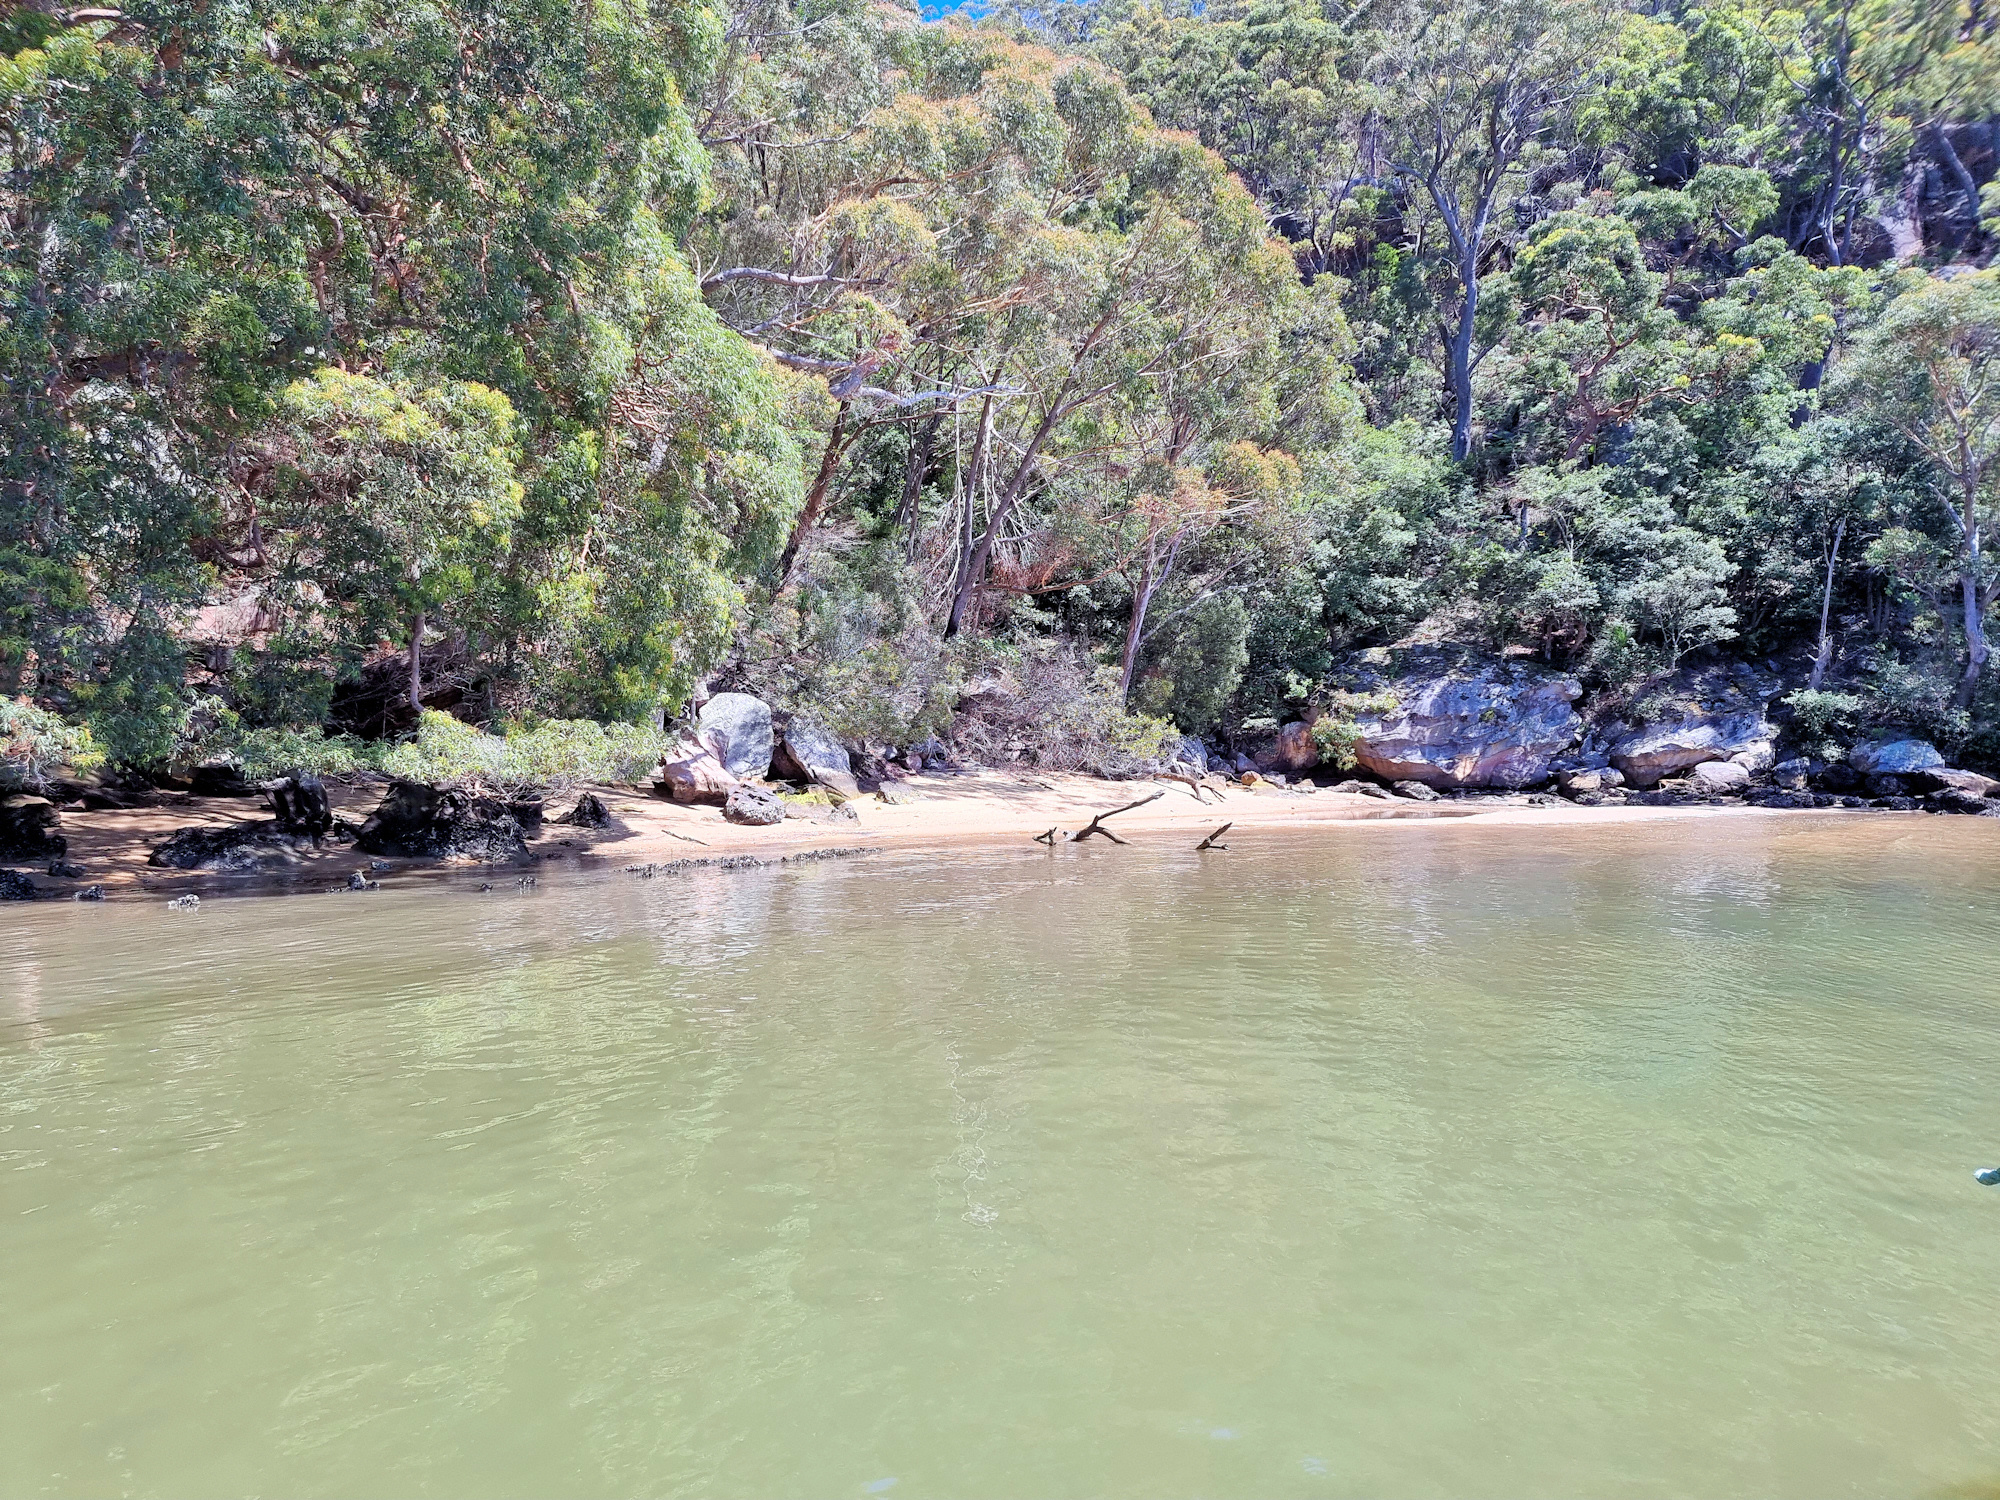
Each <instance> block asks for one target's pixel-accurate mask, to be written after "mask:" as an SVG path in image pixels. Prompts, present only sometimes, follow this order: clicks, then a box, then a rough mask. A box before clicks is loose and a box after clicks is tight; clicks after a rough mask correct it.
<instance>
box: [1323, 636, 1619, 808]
mask: <svg viewBox="0 0 2000 1500" xmlns="http://www.w3.org/2000/svg"><path fill="white" fill-rule="evenodd" d="M1369 658H1379V661H1378V662H1377V663H1375V664H1374V666H1375V668H1376V669H1371V670H1366V671H1364V672H1362V673H1361V674H1360V685H1361V687H1362V688H1363V689H1364V690H1365V691H1367V692H1368V693H1370V694H1372V695H1374V696H1375V697H1376V698H1377V699H1378V700H1379V701H1384V702H1386V704H1387V705H1388V706H1386V707H1382V708H1375V709H1364V710H1362V711H1360V712H1358V713H1356V714H1355V716H1354V721H1353V722H1354V731H1355V741H1354V758H1355V760H1356V761H1357V762H1358V763H1359V764H1360V765H1361V766H1362V767H1363V768H1364V769H1366V770H1369V771H1372V772H1374V773H1375V775H1377V776H1379V777H1381V778H1382V779H1383V780H1384V781H1388V782H1397V781H1421V782H1423V783H1424V784H1425V785H1426V786H1429V787H1432V788H1434V789H1440V790H1445V789H1450V788H1454V787H1501V788H1506V789H1509V790H1512V789H1518V788H1520V787H1526V786H1535V785H1537V784H1539V783H1541V782H1544V781H1547V780H1548V779H1549V774H1550V770H1551V767H1552V763H1553V762H1554V760H1555V758H1556V757H1557V756H1558V755H1560V754H1561V753H1562V752H1563V751H1565V750H1567V749H1568V748H1569V747H1570V746H1571V745H1573V744H1575V743H1576V742H1577V738H1578V735H1579V733H1580V731H1581V730H1582V728H1583V720H1582V719H1581V718H1580V717H1579V716H1578V715H1577V712H1576V709H1575V708H1574V707H1573V705H1574V704H1575V702H1576V700H1577V699H1578V698H1579V697H1580V696H1582V693H1583V686H1582V684H1581V683H1579V682H1578V681H1577V680H1576V679H1575V678H1574V677H1570V676H1567V675H1564V674H1562V673H1556V672H1548V671H1544V670H1541V669H1539V668H1535V667H1528V666H1524V665H1521V664H1520V663H1517V662H1492V661H1488V662H1477V661H1472V660H1469V659H1466V658H1463V657H1458V656H1454V655H1451V654H1450V653H1445V652H1434V651H1407V652H1382V653H1375V652H1369V653H1365V654H1364V658H1363V660H1364V662H1366V661H1367V660H1368V659H1369Z"/></svg>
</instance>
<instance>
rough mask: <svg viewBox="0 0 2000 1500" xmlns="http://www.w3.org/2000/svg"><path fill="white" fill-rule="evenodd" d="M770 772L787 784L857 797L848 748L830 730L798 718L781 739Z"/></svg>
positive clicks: (858, 787) (857, 785)
mask: <svg viewBox="0 0 2000 1500" xmlns="http://www.w3.org/2000/svg"><path fill="white" fill-rule="evenodd" d="M771 772H772V774H773V775H776V776H782V777H783V778H784V779H785V780H787V781H806V782H814V783H817V784H818V785H820V786H823V787H826V788H828V789H829V790H831V791H834V792H838V793H839V794H840V795H841V796H843V797H858V796H859V795H860V794H861V787H860V784H859V783H858V782H857V781H856V780H855V779H854V773H853V771H852V770H851V769H850V765H849V760H848V755H847V747H846V746H845V745H843V744H841V742H840V740H839V739H838V738H837V737H836V736H835V735H834V733H833V731H832V730H830V729H826V728H823V727H822V726H820V725H818V724H815V723H814V722H813V721H812V720H811V719H806V718H795V719H793V720H792V721H791V723H789V724H787V725H786V726H785V731H784V733H783V734H782V735H780V736H779V737H778V743H777V749H776V751H775V752H774V753H773V754H772V756H771Z"/></svg>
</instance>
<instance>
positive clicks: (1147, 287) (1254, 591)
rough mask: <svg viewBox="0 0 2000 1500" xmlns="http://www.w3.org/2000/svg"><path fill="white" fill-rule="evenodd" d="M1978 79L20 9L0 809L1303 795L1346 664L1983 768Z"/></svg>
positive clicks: (1483, 52)
mask: <svg viewBox="0 0 2000 1500" xmlns="http://www.w3.org/2000/svg"><path fill="white" fill-rule="evenodd" d="M1997 28H2000V21H1996V18H1995V16H1994V15H1993V14H1991V13H1990V8H1986V9H1982V8H1980V7H1979V6H1977V5H1974V4H1971V3H1970V0H1958V3H1950V4H1941V5H1935V6H1923V7H1915V8H1907V7H1906V8H1900V9H1899V8H1893V7H1875V8H1865V7H1864V8H1862V9H1860V10H1856V9H1855V8H1854V7H1827V6H1819V5H1812V4H1802V5H1798V6H1796V7H1785V6H1780V7H1777V8H1773V7H1771V6H1769V5H1764V4H1757V5H1752V4H1749V3H1747V0H1711V3H1707V4H1702V5H1696V6H1689V7H1683V8H1680V9H1669V10H1664V11H1663V10H1659V9H1658V8H1657V7H1650V6H1639V5H1637V4H1626V5H1620V4H1616V3H1608V0H1497V3H1491V4H1486V3H1480V4H1474V3H1471V0H1407V3H1405V0H1394V3H1389V4H1385V5H1381V6H1377V7H1372V8H1367V9H1365V10H1363V11H1359V12H1354V11H1351V10H1350V8H1348V7H1337V8H1332V9H1327V8H1322V7H1321V6H1319V5H1316V4H1311V3H1306V0H1273V3H1271V4H1267V5H1261V6H1257V7H1242V6H1213V5H1212V6H1209V7H1206V8H1201V9H1200V10H1199V11H1197V10H1196V9H1195V8H1191V7H1183V6H1178V5H1167V6H1151V5H1140V4H1136V3H1129V0H1099V3H1088V4H1078V3H1063V4H1058V5H1054V6H1032V7H1030V6H1025V5H1018V4H1011V5H1010V4H1003V5H1000V6H997V7H995V8H994V9H993V12H992V14H991V15H989V16H988V17H987V18H986V19H984V20H983V21H979V22H969V21H963V20H948V21H945V22H941V23H936V24H928V25H926V24H919V23H918V22H917V21H916V19H915V17H914V16H913V15H911V14H909V13H907V12H905V11H902V10H899V9H897V8H896V7H894V6H893V5H886V4H869V3H863V0H810V3H807V0H797V3H794V0H729V3H726V4H723V5H721V6H717V7H709V6H702V5H687V6H656V7H608V8H607V7H575V6H565V5H555V4H551V3H548V0H497V3H496V4H491V5H486V6H483V7H481V8H480V9H479V10H478V12H477V14H476V15H475V13H474V12H473V11H472V10H470V9H467V8H465V7H463V6H460V5H457V4H455V3H451V0H444V3H437V4H427V5H419V6H415V7H396V8H383V7H380V6H375V5H363V4H359V3H354V0H331V3H325V4H314V5H311V6H305V5H298V4H293V3H279V4H275V5H268V6H263V7H258V8H255V9H253V10H244V9H242V8H237V7H215V6H211V5H208V4H206V3H203V0H161V3H159V4H156V5H153V6H150V7H148V8H147V9H146V10H145V11H144V13H143V14H139V13H136V12H134V13H127V14H120V13H114V12H110V11H106V10H102V9H83V10H72V9H68V8H65V7H62V6H60V5H53V4H51V5H39V4H38V5H34V6H20V7H15V8H13V9H12V10H10V11H9V12H8V13H7V15H6V16H5V17H4V18H0V92H4V95H5V99H6V111H7V118H8V121H9V129H8V131H7V132H6V133H5V134H4V137H0V155H4V156H5V157H6V161H5V170H4V171H0V209H4V213H5V221H4V222H5V224H6V226H7V230H6V233H5V235H4V236H0V374H4V376H5V380H4V384H0V698H3V699H4V702H5V705H6V706H5V707H4V709H0V713H4V718H0V737H4V741H5V745H6V766H7V771H6V775H7V779H8V780H9V782H10V783H11V784H14V785H17V786H25V787H29V788H32V787H36V786H39V785H41V784H42V783H43V782H44V781H45V780H46V779H47V778H48V777H49V776H51V775H52V774H56V773H57V772H58V771H59V770H65V771H67V772H68V773H71V774H78V773H85V772H88V771H90V770H91V769H93V768H95V767H98V766H102V767H103V769H104V770H105V771H106V772H107V773H111V774H118V775H159V774H163V773H166V772H170V771H173V770H175V769H177V768H184V767H185V766H187V765H188V764H190V763H191V762H192V761H193V760H196V759H200V758H204V757H213V756H227V757H230V758H233V760H234V761H235V762H236V763H237V764H238V765H240V766H241V767H242V768H243V770H244V771H245V772H246V773H247V774H253V775H261V774H264V773H266V772H272V771H276V770H280V769H288V768H292V767H300V768H305V769H313V770H318V771H321V772H325V773H330V774H338V773H343V772H351V771H357V770H382V771H386V772H389V773H390V774H394V775H399V776H408V777H415V778H420V779H432V780H467V779H469V780H474V781H480V782H484V783H490V784H493V785H496V786H515V785H529V784H538V785H549V784H560V783H564V782H572V781H582V780H602V779H611V780H620V779H630V778H631V777H632V776H633V775H634V774H635V768H637V767H641V766H642V763H645V762H647V761H649V760H650V759H651V758H652V757H654V756H656V755H657V754H658V752H659V749H660V746H661V744H662V742H663V740H664V732H663V731H660V730H656V729H653V728H651V727H648V726H651V725H655V724H659V723H662V722H665V721H671V720H672V719H673V718H674V717H675V716H676V715H679V714H680V713H682V712H683V711H684V710H685V709H686V708H687V706H688V705H689V703H690V701H691V699H694V698H696V697H698V696H699V695H701V694H703V693H705V692H707V691H713V690H720V689H726V688H735V689H741V690H746V691H752V692H757V693H760V694H762V695H763V696H765V697H766V698H767V699H768V700H769V701H771V702H773V703H775V704H777V705H779V706H780V707H781V708H784V709H791V710H794V711H797V712H801V713H809V714H811V715H812V716H814V717H815V718H816V719H818V720H820V721H821V722H824V723H826V724H828V725H829V726H830V727H831V728H832V729H833V730H835V731H836V732H837V733H839V734H840V735H842V736H843V737H845V738H848V739H850V740H854V741H859V742H870V743H879V744H885V745H892V744H907V743H911V742H914V741H917V740H920V739H923V738H926V737H928V736H934V735H935V736H944V737H947V738H950V739H953V740H955V741H956V742H957V743H958V745H959V748H960V750H961V752H962V753H964V754H966V755H968V756H972V757H975V758H985V759H1000V760H1006V759H1022V760H1028V761H1032V762H1035V763H1038V764H1043V765H1047V766H1051V767H1076V768H1084V769H1092V770H1100V771H1105V772H1108V773H1110V774H1123V773H1125V772H1126V771H1129V770H1130V769H1132V768H1134V767H1138V766H1143V765H1146V764H1149V763H1151V762H1153V761H1155V760H1157V759H1159V758H1161V757H1162V756H1164V755H1166V754H1168V753H1169V747H1170V746H1171V744H1172V741H1173V737H1174V736H1175V735H1176V734H1177V733H1189V734H1195V735H1203V736H1208V737H1210V738H1211V740H1216V739H1220V740H1224V741H1228V740H1232V739H1234V738H1236V737H1240V736H1241V735H1243V734H1245V733H1249V734H1253V735H1254V733H1255V732H1256V728H1257V726H1264V725H1281V724H1285V723H1288V722H1293V721H1297V720H1300V719H1309V720H1310V721H1311V722H1312V723H1313V724H1314V725H1315V731H1314V733H1315V742H1316V743H1318V744H1319V747H1320V750H1321V751H1322V752H1323V753H1324V755H1325V758H1326V759H1327V761H1328V762H1329V763H1330V764H1333V765H1339V764H1341V762H1342V761H1343V759H1346V758H1348V756H1349V749H1348V744H1349V740H1348V733H1349V732H1348V729H1347V728H1346V727H1344V726H1346V725H1348V724H1349V723H1350V722H1351V720H1352V719H1353V715H1354V709H1353V706H1352V705H1351V704H1348V703H1346V702H1345V701H1344V700H1343V699H1342V698H1341V697H1340V695H1341V694H1342V693H1344V692H1346V691H1348V689H1347V688H1346V687H1345V686H1344V684H1345V683H1346V681H1347V669H1348V667H1349V665H1350V664H1351V661H1352V659H1353V657H1354V656H1355V654H1356V653H1358V652H1362V651H1365V650H1367V649H1369V648H1375V647H1381V646H1386V645H1391V644H1397V643H1405V644H1409V643H1418V644H1421V643H1431V644H1439V643H1449V644H1451V645H1453V646H1454V647H1457V648H1462V649H1465V650H1469V651H1471V652H1474V653H1483V654H1484V655H1486V656H1487V657H1489V658H1492V659H1496V660H1497V659H1500V658H1503V657H1511V658H1515V659H1532V660H1533V661H1535V662H1536V663H1539V664H1541V665H1543V666H1546V667H1547V668H1549V669H1551V670H1555V671H1559V672H1562V673H1567V674H1571V675H1573V676H1574V677H1575V678H1576V679H1577V680H1578V681H1579V682H1580V683H1581V684H1582V685H1583V688H1584V689H1585V692H1586V697H1587V700H1588V701H1589V702H1590V703H1594V704H1601V705H1605V706H1606V709H1605V711H1606V712H1613V711H1616V710H1617V709H1618V706H1619V705H1625V704H1639V703H1643V702H1645V701H1647V698H1648V695H1649V693H1654V692H1655V690H1656V688H1657V685H1658V684H1660V683H1663V682H1666V681H1668V680H1669V674H1674V673H1676V672H1684V671H1685V670H1686V669H1688V668H1690V667H1697V668H1699V667H1705V666H1708V665H1714V664H1721V663H1727V662H1728V661H1731V660H1736V661H1741V662H1744V663H1750V664H1755V665H1756V666H1757V667H1759V669H1768V670H1771V671H1775V672H1777V673H1779V674H1780V675H1781V676H1782V677H1783V678H1784V681H1785V685H1786V688H1787V691H1788V693H1789V694H1790V696H1789V697H1788V698H1786V699H1785V700H1784V702H1785V703H1787V704H1788V705H1789V708H1788V709H1787V713H1788V714H1789V723H1788V733H1790V734H1792V735H1793V736H1794V737H1795V738H1796V739H1797V741H1798V745H1799V748H1800V749H1801V750H1802V751H1803V752H1804V753H1807V754H1811V755H1815V756H1820V757H1822V758H1824V757H1828V756H1831V755H1835V754H1837V753H1838V752H1839V751H1840V750H1841V748H1842V747H1843V746H1844V745H1846V744H1848V743H1851V742H1852V741H1853V740H1854V739H1855V738H1857V737H1860V736H1868V735H1878V736H1879V735H1882V734H1886V733H1890V732H1895V733H1903V734H1909V735H1913V736H1918V737H1921V738H1924V739H1927V740H1930V741H1932V742H1935V743H1936V744H1937V745H1938V746H1939V747H1940V748H1941V749H1943V750H1944V751H1945V753H1946V754H1947V755H1949V756H1950V757H1952V758H1953V760H1954V761H1955V762H1956V763H1960V764H1967V765H1974V766H1984V767H1987V768H1989V769H1993V768H2000V685H1996V683H1995V681H1994V674H1993V673H1992V672H1991V671H1990V670H1989V669H1988V665H1987V644H1986V620H1985V615H1986V613H1987V611H1988V610H1989V609H1990V607H1991V605H1992V603H1993V598H1994V594H1995V591H1996V587H2000V569H1996V564H1995V562H1994V560H1993V554H1992V552H1991V550H1990V538H1991V537H1992V536H1993V535H1994V534H1995V533H1996V531H2000V527H1996V522H2000V369H1996V361H2000V272H1996V271H1995V270H1994V269H1993V267H1992V260H1993V256H1994V252H1995V249H1996V247H2000V134H1997V133H1996V128H1995V126H1994V124H1993V123H1992V122H1993V121H1994V119H1995V118H1996V117H2000V51H1996V49H1997V48H2000V29H1997ZM439 38H450V39H451V41H450V45H448V46H441V45H438V39H439ZM1800 78H1811V79H1814V80H1816V82H1815V85H1814V88H1813V89H1812V90H1810V91H1806V92H1801V91H1800V90H1798V89H1797V88H1795V87H1794V82H1795V80H1797V79H1800ZM1490 121H1500V122H1502V123H1503V124H1504V126H1505V128H1504V129H1502V130H1499V131H1488V130H1486V129H1485V128H1484V124H1485V122H1490ZM1440 142H1442V143H1443V147H1444V149H1442V150H1435V149H1429V148H1430V147H1434V146H1436V145H1437V143H1440ZM417 226H421V227H420V228H418V227H417ZM1982 539H1985V540H1986V542H1987V543H1988V544H1985V545H1982ZM1245 726H1250V728H1249V729H1248V730H1246V728H1245ZM1319 726H1324V727H1319ZM638 774H643V772H640V773H638Z"/></svg>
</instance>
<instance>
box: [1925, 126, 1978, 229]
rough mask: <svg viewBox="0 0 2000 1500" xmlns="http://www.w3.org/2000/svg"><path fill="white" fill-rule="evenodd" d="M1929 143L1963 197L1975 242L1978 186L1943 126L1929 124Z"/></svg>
mask: <svg viewBox="0 0 2000 1500" xmlns="http://www.w3.org/2000/svg"><path fill="white" fill-rule="evenodd" d="M1931 143H1932V144H1933V145H1934V146H1935V147H1936V148H1937V159H1938V161H1939V162H1940V163H1942V164H1943V166H1944V169H1945V170H1946V171H1947V172H1949V173H1950V174H1951V178H1952V181H1953V182H1954V183H1955V184H1957V187H1958V190H1959V192H1960V193H1962V194H1963V195H1964V197H1965V220H1966V223H1967V224H1969V225H1970V226H1971V228H1972V237H1973V240H1974V241H1975V242H1977V240H1978V238H1979V187H1978V184H1976V183H1975V182H1973V180H1972V174H1971V173H1970V172H1968V171H1966V170H1965V163H1964V162H1963V161H1961V160H1960V159H1959V155H1958V151H1957V149H1956V148H1955V147H1954V146H1953V145H1952V143H1951V137H1950V136H1948V135H1946V134H1945V133H1944V126H1943V125H1942V124H1940V123H1939V122H1937V121H1935V120H1934V121H1932V122H1931Z"/></svg>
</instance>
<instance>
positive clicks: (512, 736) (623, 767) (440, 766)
mask: <svg viewBox="0 0 2000 1500" xmlns="http://www.w3.org/2000/svg"><path fill="white" fill-rule="evenodd" d="M665 748H666V739H665V736H664V735H662V734H661V733H660V732H659V731H658V730H654V729H650V728H638V727H635V726H632V725H610V726H607V725H603V724H598V723H594V722H592V721H590V720H587V719H585V720H565V719H551V720H547V721H545V722H543V723H540V724H536V725H534V726H532V727H530V728H526V729H521V730H517V731H514V732H512V733H509V734H506V735H494V734H483V733H481V732H480V731H479V730H477V729H474V728H473V727H472V726H471V725H469V724H463V723H460V722H459V721H458V720H457V719H454V718H452V717H451V716H450V715H448V714H440V713H426V714H424V716H423V720H422V723H421V724H420V725H419V726H418V729H417V733H416V737H415V738H414V739H410V740H406V741H404V742H403V743H401V744H398V745H395V746H393V747H392V748H390V749H389V750H387V751H386V752H384V753H382V754H381V755H380V756H379V758H378V759H377V762H376V766H377V768H378V769H380V770H381V771H383V772H386V773H387V774H388V775H391V776H399V777H402V778H404V779H405V780H409V781H422V782H427V783H429V784H430V785H432V786H460V787H471V788H483V789H486V790H491V791H499V792H526V791H554V790H560V789H562V788H565V787H570V786H575V785H577V784H579V783H582V782H593V781H596V782H605V781H616V782H636V781H640V780H642V779H644V778H645V777H646V776H647V775H649V774H650V773H651V771H652V768H653V767H654V766H656V765H658V764H659V760H660V753H661V751H662V750H664V749H665Z"/></svg>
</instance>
